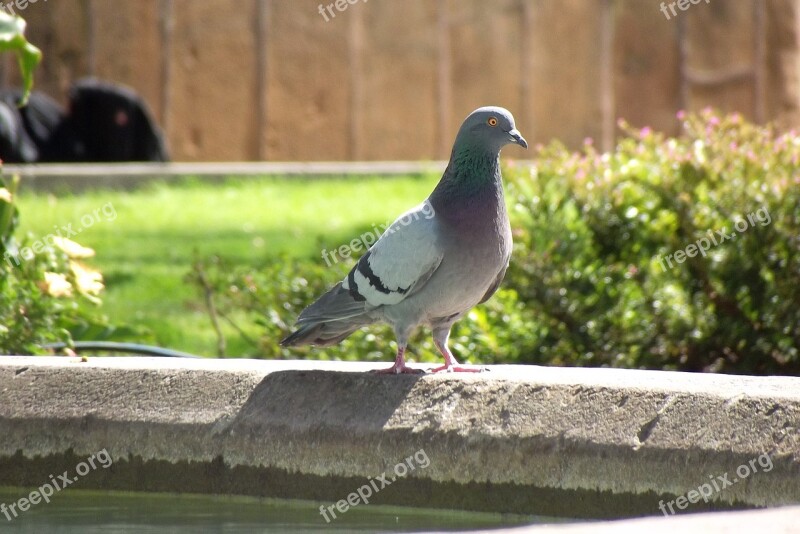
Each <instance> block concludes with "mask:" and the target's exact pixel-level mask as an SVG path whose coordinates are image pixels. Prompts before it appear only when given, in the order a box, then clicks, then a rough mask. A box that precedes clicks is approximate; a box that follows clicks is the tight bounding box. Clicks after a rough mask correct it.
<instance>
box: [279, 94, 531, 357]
mask: <svg viewBox="0 0 800 534" xmlns="http://www.w3.org/2000/svg"><path fill="white" fill-rule="evenodd" d="M509 143H515V144H517V145H520V146H522V147H523V148H528V143H527V142H526V141H525V139H524V138H523V137H522V135H521V134H520V133H519V131H517V129H516V127H515V126H514V117H513V116H512V115H511V113H509V112H508V110H506V109H503V108H500V107H483V108H479V109H476V110H475V111H473V112H472V113H470V115H469V117H467V118H466V120H465V121H464V123H463V124H462V125H461V128H460V129H459V130H458V135H456V141H455V144H454V145H453V151H452V153H451V154H450V161H449V163H448V164H447V168H446V169H445V171H444V174H443V175H442V179H441V180H440V181H439V183H438V185H437V186H436V188H435V189H434V190H433V192H432V193H431V195H430V196H429V197H428V198H427V200H425V202H423V203H422V204H420V205H419V206H417V207H415V208H412V209H411V210H409V211H407V212H406V213H404V214H403V215H401V216H400V217H398V219H397V220H396V221H394V223H392V225H391V226H390V227H389V228H388V229H387V230H386V232H384V234H383V235H382V236H381V237H380V239H378V241H376V242H375V244H374V245H373V246H372V247H371V248H370V249H369V250H368V251H367V253H366V254H364V256H362V257H361V259H360V260H359V261H358V263H357V264H356V265H355V267H353V269H352V270H351V271H350V273H349V274H348V275H347V277H346V278H345V279H344V280H342V281H341V282H339V283H338V284H336V285H335V286H334V287H333V288H332V289H331V290H330V291H328V292H327V293H325V294H324V295H322V297H320V298H319V299H318V300H317V301H316V302H314V303H313V304H311V305H310V306H309V307H308V308H306V309H305V310H303V312H302V313H301V314H300V317H299V319H298V320H297V327H298V328H297V330H296V331H295V332H294V333H292V334H290V335H289V336H288V337H286V339H284V340H283V341H281V345H283V346H292V345H306V344H312V345H322V346H327V345H333V344H335V343H338V342H339V341H341V340H343V339H344V338H346V337H347V336H349V335H350V334H352V333H353V332H355V331H356V330H358V329H359V328H361V327H362V326H365V325H368V324H371V323H375V322H384V323H388V324H389V325H391V327H392V328H393V329H394V333H395V336H396V338H397V357H396V359H395V362H394V365H393V366H392V367H390V368H389V369H384V370H381V371H378V372H380V373H419V372H423V371H421V370H419V369H414V368H411V367H408V366H407V365H406V362H405V358H404V354H405V350H406V344H407V343H408V338H409V337H410V336H411V334H412V333H413V332H414V330H415V329H416V328H417V327H418V326H420V325H427V326H429V327H430V328H431V330H432V332H433V341H434V343H436V347H437V348H438V349H439V351H440V352H441V353H442V356H444V362H445V363H444V365H443V366H441V367H437V368H436V369H434V370H433V372H438V371H450V372H453V371H464V372H475V371H480V370H481V368H480V367H477V366H461V365H459V364H458V362H457V361H456V359H455V358H454V357H453V355H452V353H451V352H450V349H449V348H448V347H447V340H448V338H449V337H450V328H451V327H452V326H453V323H455V322H456V321H457V320H459V319H460V318H462V317H463V316H464V315H466V313H467V312H468V311H469V310H470V309H471V308H472V307H473V306H475V305H477V304H480V303H482V302H485V301H486V300H488V299H489V297H491V296H492V294H494V292H495V291H496V290H497V287H498V286H499V285H500V282H501V281H502V280H503V276H504V275H505V272H506V268H508V261H509V258H510V256H511V227H510V226H509V223H508V213H507V211H506V205H505V200H504V198H503V182H502V177H501V175H500V149H502V148H503V147H504V146H505V145H507V144H509Z"/></svg>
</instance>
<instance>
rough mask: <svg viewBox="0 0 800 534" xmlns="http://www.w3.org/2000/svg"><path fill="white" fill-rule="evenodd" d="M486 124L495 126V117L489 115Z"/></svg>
mask: <svg viewBox="0 0 800 534" xmlns="http://www.w3.org/2000/svg"><path fill="white" fill-rule="evenodd" d="M486 124H488V125H489V126H492V127H494V126H497V119H495V118H494V117H489V120H487V121H486Z"/></svg>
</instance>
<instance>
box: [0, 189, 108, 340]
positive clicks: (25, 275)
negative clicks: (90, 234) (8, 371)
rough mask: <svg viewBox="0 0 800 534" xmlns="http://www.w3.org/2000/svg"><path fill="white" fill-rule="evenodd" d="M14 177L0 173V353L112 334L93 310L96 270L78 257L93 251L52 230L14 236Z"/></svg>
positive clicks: (97, 280) (97, 281) (98, 280)
mask: <svg viewBox="0 0 800 534" xmlns="http://www.w3.org/2000/svg"><path fill="white" fill-rule="evenodd" d="M18 183H19V179H18V178H16V177H15V178H14V179H13V180H11V181H10V182H9V183H8V184H6V183H4V181H3V179H2V178H0V354H45V353H47V352H48V351H47V350H45V349H44V348H43V345H44V344H47V343H66V344H67V345H68V346H70V345H72V342H73V339H74V338H81V339H108V338H110V337H112V335H113V334H114V333H115V331H116V329H115V328H114V327H112V326H110V325H108V324H107V320H106V319H105V317H102V316H99V315H98V313H97V312H96V310H95V308H96V306H97V305H99V304H100V299H99V298H98V296H97V295H98V294H99V292H100V291H101V290H102V288H103V285H102V282H101V280H102V276H101V275H100V273H99V272H97V271H95V270H93V269H90V268H88V267H86V266H85V265H84V264H83V263H82V262H81V261H80V260H81V259H82V258H85V257H87V256H90V255H92V254H93V253H94V251H92V250H91V249H86V248H84V247H81V246H80V245H78V244H77V243H75V242H73V241H70V240H67V239H62V238H59V237H56V236H48V238H42V239H34V238H33V236H31V235H27V236H24V237H23V238H22V239H21V240H20V239H17V238H16V237H15V230H16V226H17V223H18V221H19V211H18V210H17V207H16V206H15V204H14V199H15V196H16V192H17V186H18ZM34 251H35V253H34ZM117 333H119V332H117Z"/></svg>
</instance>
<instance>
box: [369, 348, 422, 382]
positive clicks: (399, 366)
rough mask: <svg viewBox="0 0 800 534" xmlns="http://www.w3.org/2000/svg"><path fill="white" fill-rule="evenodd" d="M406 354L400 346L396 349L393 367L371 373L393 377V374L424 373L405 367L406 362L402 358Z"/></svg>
mask: <svg viewBox="0 0 800 534" xmlns="http://www.w3.org/2000/svg"><path fill="white" fill-rule="evenodd" d="M405 353H406V347H405V346H404V345H400V346H399V347H398V348H397V357H396V358H395V359H394V365H393V366H391V367H389V368H388V369H377V370H375V371H373V373H377V374H380V375H394V374H397V375H399V374H403V373H406V374H420V373H424V372H425V371H423V370H422V369H413V368H411V367H409V366H407V365H406V360H405V358H404V357H403V356H404V354H405Z"/></svg>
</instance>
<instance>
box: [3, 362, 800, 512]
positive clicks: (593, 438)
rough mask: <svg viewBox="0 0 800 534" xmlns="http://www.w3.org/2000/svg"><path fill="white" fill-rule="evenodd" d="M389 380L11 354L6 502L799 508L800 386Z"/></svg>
mask: <svg viewBox="0 0 800 534" xmlns="http://www.w3.org/2000/svg"><path fill="white" fill-rule="evenodd" d="M380 366H383V364H381V365H376V364H368V363H359V362H317V361H262V360H202V359H201V360H188V359H186V360H184V359H172V358H144V357H143V358H138V357H133V358H101V357H90V358H89V359H88V361H87V362H82V361H80V359H79V358H66V357H16V356H13V357H12V356H8V357H0V485H3V486H24V487H32V488H36V487H40V486H42V485H43V484H45V483H48V482H49V481H51V480H55V481H57V480H58V476H59V475H61V474H63V473H64V472H65V471H67V476H68V477H69V478H72V479H75V480H74V482H73V483H72V484H71V485H70V488H82V489H114V490H130V491H162V492H164V491H165V492H183V493H215V494H241V495H256V496H266V497H279V498H300V499H311V500H317V501H320V502H322V503H325V505H324V506H326V507H330V508H329V509H328V514H340V513H342V512H341V510H342V509H344V508H346V507H350V506H359V505H361V504H364V501H367V502H369V503H380V504H395V505H404V506H422V507H427V508H450V509H461V510H473V511H492V512H508V513H524V514H537V515H544V516H559V517H578V518H603V519H607V518H618V517H632V516H641V515H660V514H669V510H670V509H671V510H674V511H675V512H677V513H685V512H698V511H707V510H730V509H745V508H758V507H775V506H781V505H787V504H797V503H800V429H798V427H800V378H791V377H763V378H762V377H749V376H730V375H709V374H688V373H677V372H661V371H636V370H620V369H589V368H553V367H538V366H513V365H510V366H493V367H490V369H491V370H490V371H489V372H487V373H481V374H480V375H426V376H378V375H374V374H370V373H367V372H365V371H368V370H370V369H374V368H377V367H380ZM98 453H102V454H105V453H107V455H108V456H107V457H108V458H109V459H110V460H111V462H112V463H110V464H109V466H108V467H107V468H106V467H104V466H103V465H100V464H101V463H102V462H100V460H102V459H104V458H105V456H102V455H98ZM92 455H95V457H96V459H95V461H94V462H93V463H94V464H95V466H94V468H92V467H90V465H89V464H90V463H92V462H89V461H88V460H87V459H88V458H89V457H91V456H92ZM81 465H83V467H81ZM398 466H400V467H398ZM76 470H77V471H78V472H76ZM81 470H85V471H86V474H85V475H83V476H78V475H79V474H80V473H79V471H81ZM404 471H405V476H403V477H398V476H397V475H398V474H401V473H403V472H404ZM382 473H387V475H386V476H385V477H383V478H382V477H381V476H380V475H381V474H382ZM51 475H53V477H51ZM367 493H370V495H368V496H367ZM704 494H705V497H704ZM348 497H349V498H350V500H351V501H352V502H355V504H352V502H351V503H348V502H347V500H348ZM706 500H707V501H708V502H705V501H706ZM693 501H696V502H693ZM337 505H338V508H337ZM669 515H671V514H669Z"/></svg>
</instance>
